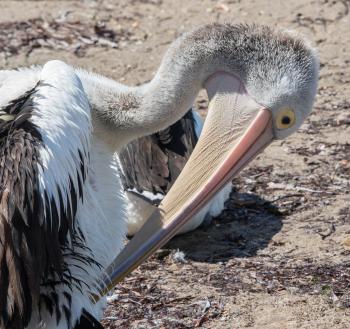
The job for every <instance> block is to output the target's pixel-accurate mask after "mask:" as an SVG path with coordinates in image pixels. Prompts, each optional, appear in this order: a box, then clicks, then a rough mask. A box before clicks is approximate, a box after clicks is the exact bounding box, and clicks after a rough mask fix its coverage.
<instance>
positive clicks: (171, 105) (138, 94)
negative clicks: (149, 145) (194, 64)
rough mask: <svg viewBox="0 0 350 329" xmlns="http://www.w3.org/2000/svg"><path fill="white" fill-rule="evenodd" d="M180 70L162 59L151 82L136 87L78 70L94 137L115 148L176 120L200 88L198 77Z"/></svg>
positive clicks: (190, 103)
mask: <svg viewBox="0 0 350 329" xmlns="http://www.w3.org/2000/svg"><path fill="white" fill-rule="evenodd" d="M182 69H183V68H182V67H180V66H179V67H178V68H177V70H175V68H174V67H173V69H171V67H170V68H169V67H167V65H166V63H164V62H163V64H162V65H161V67H160V69H159V70H158V72H157V74H156V76H155V77H154V78H153V79H152V81H151V82H149V83H147V84H144V85H142V86H138V87H128V86H125V85H123V84H120V83H118V82H116V81H114V80H111V79H107V78H105V77H102V76H99V75H96V74H92V73H88V72H85V71H82V70H78V71H77V73H78V75H79V77H80V79H81V81H82V84H83V87H84V90H85V92H86V94H87V97H88V99H89V102H90V104H91V108H92V116H93V121H94V134H95V136H97V137H99V138H100V139H102V140H104V141H105V142H106V143H107V144H108V145H110V147H111V149H114V150H118V149H120V148H121V147H122V146H124V145H126V144H127V143H128V142H130V141H131V140H133V139H136V138H138V137H141V136H145V135H149V134H152V133H154V132H157V131H159V130H161V129H164V128H166V127H168V126H169V125H171V124H173V123H174V122H176V121H177V120H179V119H180V118H181V117H182V116H183V115H184V114H185V113H186V112H187V111H188V109H189V108H190V107H191V106H192V105H193V102H194V100H195V98H196V96H197V94H198V92H199V90H200V89H201V81H199V80H198V76H197V75H193V73H192V74H191V72H186V71H183V72H181V70H182Z"/></svg>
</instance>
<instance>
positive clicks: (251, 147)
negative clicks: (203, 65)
mask: <svg viewBox="0 0 350 329" xmlns="http://www.w3.org/2000/svg"><path fill="white" fill-rule="evenodd" d="M205 88H206V89H207V92H208V96H209V99H210V104H209V112H208V116H207V118H206V120H205V123H204V127H203V130H202V133H201V136H200V138H199V141H198V143H197V145H196V147H195V149H194V151H193V153H192V155H191V157H190V159H189V160H188V162H187V164H186V166H185V167H184V169H183V171H182V172H181V174H180V176H179V177H178V179H177V180H176V182H175V184H174V185H173V187H172V188H171V190H170V191H169V193H168V194H167V195H166V197H165V198H164V200H163V201H162V203H161V204H160V205H159V208H158V209H157V210H156V211H155V212H154V213H153V214H152V215H151V216H150V218H149V219H148V220H147V221H146V223H145V224H144V226H143V227H142V228H141V230H140V231H139V232H138V233H137V234H136V235H135V236H134V237H133V239H132V240H131V241H130V242H129V243H128V244H127V245H126V246H125V248H124V249H123V250H122V252H121V253H120V254H119V255H118V257H117V258H116V259H115V260H114V261H113V263H112V264H111V265H110V266H109V267H108V268H107V269H106V271H105V276H104V278H102V282H100V283H99V287H98V289H99V291H100V292H101V295H104V294H105V293H107V292H108V291H109V290H110V289H112V288H113V286H114V285H115V284H116V283H117V282H119V281H121V280H122V279H123V278H124V277H125V276H126V275H127V274H128V273H130V272H131V271H132V270H133V269H134V268H136V267H137V266H138V265H140V264H141V262H142V261H143V260H145V259H146V258H147V257H149V256H150V255H152V254H153V253H154V252H155V251H156V250H157V249H158V248H159V247H161V246H163V245H164V244H165V243H166V242H167V241H169V240H170V239H171V238H172V237H173V236H174V235H175V234H176V232H177V231H178V230H179V229H180V228H181V227H182V226H183V225H184V224H185V223H186V222H187V221H188V220H190V219H191V218H192V216H193V215H194V214H196V213H197V212H198V211H199V210H200V209H201V208H202V207H203V206H204V205H205V204H206V203H207V202H208V201H209V200H210V199H211V198H212V197H213V196H214V195H215V194H216V193H217V192H218V191H219V190H220V189H221V188H222V187H223V186H224V185H225V184H227V183H228V182H229V181H231V179H232V178H233V177H234V176H235V175H237V174H238V173H239V172H240V170H242V169H243V168H244V167H245V166H246V165H247V164H248V163H249V162H250V161H251V160H252V159H254V157H255V156H256V155H257V154H258V153H260V152H261V151H262V150H263V149H264V148H265V147H266V146H267V145H268V144H270V142H271V141H272V139H273V126H272V119H271V113H270V111H269V110H268V109H266V108H264V107H263V106H261V105H259V104H258V103H257V102H256V101H254V100H253V99H252V98H251V96H249V94H248V93H247V91H246V90H245V88H244V85H243V83H242V82H241V81H240V80H239V79H238V78H237V77H235V76H233V75H230V74H227V73H217V74H215V75H214V76H212V77H211V78H209V80H208V81H207V83H206V85H205ZM94 298H95V300H96V299H98V298H99V296H94Z"/></svg>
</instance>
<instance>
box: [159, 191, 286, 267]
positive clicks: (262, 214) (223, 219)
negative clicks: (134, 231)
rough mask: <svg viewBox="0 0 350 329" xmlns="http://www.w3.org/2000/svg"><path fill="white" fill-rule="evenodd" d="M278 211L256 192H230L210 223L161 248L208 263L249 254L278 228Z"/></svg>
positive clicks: (174, 239) (266, 243) (271, 236)
mask: <svg viewBox="0 0 350 329" xmlns="http://www.w3.org/2000/svg"><path fill="white" fill-rule="evenodd" d="M281 215H282V214H281V213H280V212H279V210H278V208H277V207H276V205H275V204H274V203H273V202H270V201H268V200H265V199H263V198H261V197H259V196H258V195H255V194H247V193H238V192H233V193H232V194H231V196H230V199H229V200H228V201H227V202H226V204H225V210H224V211H223V212H222V213H221V214H220V215H219V216H218V217H215V218H213V220H212V221H211V223H210V224H208V225H206V226H202V227H200V228H198V229H196V230H194V231H192V232H189V233H186V234H183V235H180V236H176V237H175V238H173V239H172V240H171V241H170V242H169V243H168V244H167V245H166V246H165V247H164V248H166V249H170V250H180V251H182V252H184V253H185V255H186V258H188V259H191V260H195V261H201V262H208V263H218V262H225V261H227V260H229V259H231V258H235V257H252V256H255V255H256V254H257V252H258V251H259V250H262V249H264V248H266V247H267V245H268V243H269V242H270V241H271V239H272V238H273V236H274V235H275V234H276V233H278V232H279V231H280V230H281V228H282V225H283V224H282V216H281Z"/></svg>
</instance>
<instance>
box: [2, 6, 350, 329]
mask: <svg viewBox="0 0 350 329" xmlns="http://www.w3.org/2000/svg"><path fill="white" fill-rule="evenodd" d="M349 7H350V2H349V0H343V1H341V0H335V1H328V0H323V1H304V0H294V1H274V2H272V1H268V0H261V1H254V0H249V1H240V0H231V1H222V2H218V1H217V0H213V1H212V0H203V1H196V0H187V1H183V0H180V1H170V0H131V1H125V0H122V1H115V2H112V1H80V2H78V1H0V50H1V51H0V67H1V68H10V67H16V66H26V65H31V64H41V63H44V62H45V61H47V60H49V59H63V60H65V61H67V62H68V63H71V64H75V65H79V66H82V67H85V68H87V69H91V70H94V71H97V72H100V73H102V74H105V75H107V76H110V77H112V78H115V79H118V80H119V81H121V82H123V83H128V84H139V83H142V82H145V81H147V80H149V79H151V78H152V76H153V74H154V72H155V70H156V68H157V67H158V65H159V63H160V60H161V57H162V55H163V53H164V51H165V49H166V48H167V46H168V44H169V43H170V42H171V41H172V40H174V38H175V37H176V36H178V35H179V34H181V33H182V32H184V31H187V30H189V29H191V28H193V27H195V26H198V25H199V24H203V23H209V22H215V21H218V22H232V23H237V22H247V23H264V24H269V25H272V26H278V27H283V28H291V29H295V30H296V31H298V32H300V33H302V34H304V35H306V36H308V37H309V38H310V40H312V42H313V44H314V45H315V46H316V47H317V48H318V49H319V54H320V59H321V74H320V84H319V92H318V95H317V101H316V104H315V110H314V112H313V113H312V115H311V116H310V118H309V119H308V121H307V123H306V124H305V125H304V126H303V127H302V129H301V130H300V132H299V133H298V134H296V135H294V136H293V137H292V138H290V139H288V140H286V141H284V142H275V143H274V144H273V145H272V146H271V147H270V148H269V149H268V150H266V152H265V153H264V154H263V155H261V156H260V157H259V158H258V159H257V160H256V161H254V163H253V164H252V165H251V166H250V167H249V168H247V169H246V170H245V171H244V172H243V173H242V174H241V175H240V177H238V178H237V179H235V181H234V184H235V191H234V193H232V196H231V199H230V200H229V202H228V203H227V209H226V210H225V211H224V213H223V214H222V215H221V216H220V217H218V218H215V219H214V221H213V223H212V224H211V225H209V226H207V227H204V228H201V229H199V230H197V231H195V232H193V233H190V234H187V235H184V236H181V237H178V238H175V239H173V240H172V241H171V242H170V243H169V244H168V245H167V246H166V247H165V248H164V249H163V250H161V251H160V252H158V253H157V255H156V256H155V257H153V258H152V259H151V260H149V261H147V262H146V263H145V264H144V265H142V266H141V268H140V269H139V270H137V271H135V272H134V273H133V274H132V275H130V276H129V277H128V278H127V279H126V280H125V282H124V283H123V284H121V285H118V286H117V287H116V290H115V292H114V293H115V300H114V301H113V302H111V303H110V305H109V308H108V310H107V311H106V314H105V319H104V320H103V323H104V325H105V328H110V329H112V328H139V329H141V328H194V327H198V328H234V329H237V328H256V329H257V328H259V329H264V328H266V329H273V328H281V329H284V328H305V329H306V328H317V329H333V328H334V329H336V328H339V329H344V328H350V272H349V267H350V211H349V209H350V202H349V201H350V196H349V195H350V194H349V193H350V180H349V177H350V156H349V155H350V144H349V142H350V100H349V97H350V96H349V95H350V14H349ZM198 106H199V109H200V110H201V112H202V114H203V115H205V112H206V101H205V99H204V98H203V97H201V98H200V99H199V102H198ZM179 251H181V252H183V253H184V255H185V257H184V259H183V257H182V254H181V253H179Z"/></svg>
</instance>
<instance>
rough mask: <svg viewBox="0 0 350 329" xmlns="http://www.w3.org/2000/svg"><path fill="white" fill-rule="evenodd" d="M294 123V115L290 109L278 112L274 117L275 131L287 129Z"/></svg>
mask: <svg viewBox="0 0 350 329" xmlns="http://www.w3.org/2000/svg"><path fill="white" fill-rule="evenodd" d="M294 123H295V113H294V111H293V110H292V109H291V108H284V109H282V110H280V111H279V112H278V114H277V117H276V127H277V129H287V128H290V127H291V126H293V125H294Z"/></svg>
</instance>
